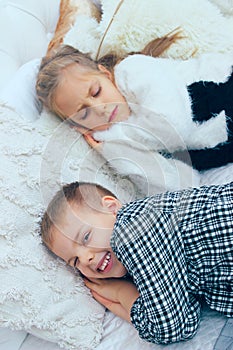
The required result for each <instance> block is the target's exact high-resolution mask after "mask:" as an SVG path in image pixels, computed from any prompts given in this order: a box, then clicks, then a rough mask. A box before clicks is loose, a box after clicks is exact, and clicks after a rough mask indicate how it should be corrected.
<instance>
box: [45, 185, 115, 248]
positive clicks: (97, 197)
mask: <svg viewBox="0 0 233 350" xmlns="http://www.w3.org/2000/svg"><path fill="white" fill-rule="evenodd" d="M104 196H112V197H115V198H116V196H115V195H114V194H113V193H112V192H111V191H109V190H108V189H106V188H104V187H102V186H101V185H98V184H93V183H88V182H77V181H76V182H73V183H70V184H68V185H65V186H63V187H62V188H61V190H59V191H58V192H57V193H56V194H55V196H54V197H53V199H52V200H51V202H50V203H49V205H48V207H47V210H46V211H45V213H44V215H43V217H42V220H41V223H40V233H41V237H42V241H43V242H44V243H45V245H46V246H47V247H48V248H49V249H50V248H52V245H53V229H54V227H58V228H59V226H60V225H61V224H62V222H63V220H64V215H65V213H66V210H67V208H68V209H69V205H70V204H72V203H75V204H76V205H80V206H86V207H88V208H89V209H90V210H95V211H100V210H101V209H100V208H101V199H102V198H103V197H104ZM70 210H72V209H71V208H70Z"/></svg>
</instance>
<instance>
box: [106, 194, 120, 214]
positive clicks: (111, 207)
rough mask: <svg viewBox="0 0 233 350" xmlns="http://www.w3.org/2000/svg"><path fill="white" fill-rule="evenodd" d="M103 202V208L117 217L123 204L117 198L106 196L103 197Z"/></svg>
mask: <svg viewBox="0 0 233 350" xmlns="http://www.w3.org/2000/svg"><path fill="white" fill-rule="evenodd" d="M101 201H102V205H103V207H104V208H105V209H107V211H108V212H110V213H112V214H113V215H116V214H117V212H118V210H119V209H120V208H121V206H122V205H121V202H120V201H119V200H118V199H117V198H115V197H112V196H104V197H102V199H101Z"/></svg>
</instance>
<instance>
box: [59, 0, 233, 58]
mask: <svg viewBox="0 0 233 350" xmlns="http://www.w3.org/2000/svg"><path fill="white" fill-rule="evenodd" d="M76 1H77V0H76ZM219 1H220V0H212V3H211V2H210V1H208V0H188V1H187V0H163V1H161V0H153V1H149V0H144V1H142V0H123V1H122V3H121V6H120V7H119V9H118V11H117V13H115V15H114V12H115V11H116V9H117V6H118V5H119V3H120V1H119V0H111V1H109V0H101V1H100V2H101V5H102V7H101V9H102V17H101V20H100V22H98V21H97V20H96V19H94V18H93V17H90V16H86V15H78V16H77V17H76V21H75V23H74V26H73V27H72V28H71V29H70V30H69V31H68V33H67V34H66V35H65V38H64V43H65V44H70V45H72V46H74V47H76V48H78V49H80V50H81V51H84V52H90V53H91V54H92V56H93V57H94V58H95V56H96V53H97V51H98V48H99V45H100V42H101V40H102V39H103V37H104V36H105V37H104V40H103V43H102V46H101V50H100V56H102V55H104V54H106V53H108V52H110V51H116V52H117V53H118V54H120V55H124V54H125V53H127V52H130V51H140V50H141V49H142V48H143V47H144V46H145V44H146V43H148V42H149V41H151V40H152V39H154V38H157V37H160V36H163V35H165V34H167V33H168V32H170V31H172V30H174V29H175V28H178V27H180V28H181V29H182V30H183V35H184V39H181V40H179V41H178V42H177V43H175V44H173V45H172V46H171V47H170V48H169V49H168V50H167V52H166V53H165V54H164V56H166V57H172V58H183V59H186V58H189V57H192V56H198V55H200V54H202V53H208V52H229V51H232V50H233V40H232V33H233V17H231V16H224V14H223V12H224V13H226V11H227V10H226V9H227V8H228V9H229V13H231V7H230V6H229V5H228V4H222V3H223V2H224V0H222V1H220V4H219V7H217V6H216V5H215V4H216V3H217V2H219ZM225 2H226V0H225ZM224 5H225V6H224ZM227 5H228V7H227ZM220 9H221V10H222V12H221V11H220ZM113 17H114V18H113ZM112 19H113V20H112ZM111 20H112V23H111V25H110V27H109V29H108V30H107V33H105V31H106V29H107V27H108V25H109V23H110V21H111ZM105 34H106V35H105Z"/></svg>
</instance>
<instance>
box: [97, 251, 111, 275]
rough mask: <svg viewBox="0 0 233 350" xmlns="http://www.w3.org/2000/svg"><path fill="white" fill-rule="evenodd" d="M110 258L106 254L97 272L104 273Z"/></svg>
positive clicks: (109, 255)
mask: <svg viewBox="0 0 233 350" xmlns="http://www.w3.org/2000/svg"><path fill="white" fill-rule="evenodd" d="M110 258H111V254H110V253H108V254H107V255H106V257H105V259H104V261H103V264H102V265H101V266H100V267H99V270H101V271H104V269H105V267H106V266H107V265H108V262H109V260H110Z"/></svg>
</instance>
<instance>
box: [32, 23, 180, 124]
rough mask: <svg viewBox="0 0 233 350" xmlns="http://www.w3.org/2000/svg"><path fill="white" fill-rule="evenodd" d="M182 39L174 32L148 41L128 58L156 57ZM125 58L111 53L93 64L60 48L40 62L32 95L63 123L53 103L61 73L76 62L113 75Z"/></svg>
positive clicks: (86, 56) (65, 47) (75, 52)
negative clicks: (135, 55)
mask: <svg viewBox="0 0 233 350" xmlns="http://www.w3.org/2000/svg"><path fill="white" fill-rule="evenodd" d="M182 38H183V37H182V35H181V31H180V30H179V29H176V30H174V31H172V32H170V33H168V34H167V35H165V36H163V37H161V38H157V39H154V40H152V41H151V42H150V43H149V44H147V45H146V46H145V47H144V49H143V50H142V51H141V52H131V53H129V54H128V55H132V54H135V53H141V54H144V55H148V56H153V57H159V56H161V55H162V54H163V53H164V52H165V51H166V50H167V49H168V48H169V47H170V46H171V45H172V44H173V43H175V42H176V41H177V40H178V39H182ZM125 57H126V56H125ZM125 57H119V56H118V55H117V54H115V53H110V54H108V55H105V56H103V57H101V58H100V59H99V60H98V61H95V60H93V59H92V58H91V57H90V55H89V54H84V53H82V52H80V51H79V50H77V49H75V48H73V47H72V46H69V45H63V46H61V47H60V48H58V49H57V50H55V51H54V52H53V53H50V55H49V56H45V57H44V58H43V59H42V62H41V65H40V68H39V73H38V76H37V82H36V92H37V97H38V100H39V102H41V103H42V105H44V106H45V107H46V108H48V109H49V110H50V111H52V112H54V113H56V114H57V115H58V116H59V117H60V118H62V119H65V118H66V116H65V115H63V113H62V112H61V111H60V110H59V108H58V107H57V105H56V103H55V99H54V95H55V92H56V89H57V88H58V86H59V84H60V83H61V80H62V70H63V69H65V68H66V67H67V66H69V65H71V64H73V63H75V62H76V63H79V64H80V65H82V66H84V67H86V68H87V69H88V70H94V71H98V70H99V69H98V64H101V65H103V66H104V67H105V68H107V69H108V70H110V71H112V72H113V69H114V66H115V65H116V64H117V63H118V62H119V61H120V60H122V59H124V58H125ZM99 72H100V71H99Z"/></svg>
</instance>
